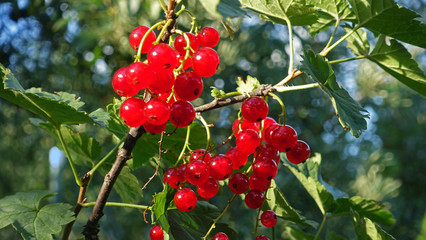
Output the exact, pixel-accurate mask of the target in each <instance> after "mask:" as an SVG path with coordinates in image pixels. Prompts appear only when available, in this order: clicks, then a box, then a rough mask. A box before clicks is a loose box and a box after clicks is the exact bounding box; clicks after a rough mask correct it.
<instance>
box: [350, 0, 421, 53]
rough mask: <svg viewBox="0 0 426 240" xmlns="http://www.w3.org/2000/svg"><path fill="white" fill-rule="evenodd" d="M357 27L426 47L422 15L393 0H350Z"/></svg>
mask: <svg viewBox="0 0 426 240" xmlns="http://www.w3.org/2000/svg"><path fill="white" fill-rule="evenodd" d="M349 3H350V4H351V6H352V11H354V13H355V15H356V17H357V22H358V24H357V27H365V28H367V29H369V30H371V31H373V32H378V33H381V34H384V35H387V36H390V37H393V38H396V39H398V40H401V41H403V42H406V43H410V44H413V45H416V46H419V47H422V48H426V38H425V36H426V25H425V24H423V23H421V22H420V21H417V20H415V19H416V18H419V17H420V15H418V14H417V13H415V12H413V11H411V10H409V9H406V8H404V7H401V6H398V5H397V4H396V3H395V2H394V1H393V0H349Z"/></svg>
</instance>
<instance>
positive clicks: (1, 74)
mask: <svg viewBox="0 0 426 240" xmlns="http://www.w3.org/2000/svg"><path fill="white" fill-rule="evenodd" d="M0 78H1V83H0V97H2V98H4V99H6V100H8V101H10V102H12V103H15V104H17V105H19V106H21V107H23V108H25V109H27V110H29V111H31V112H33V113H35V114H36V115H38V116H39V117H41V118H43V119H45V120H47V121H49V122H51V123H52V124H53V125H56V126H59V125H60V124H80V123H95V121H94V120H93V119H92V118H91V117H90V116H89V115H88V114H87V113H86V112H83V111H79V110H78V109H79V108H81V107H82V106H83V105H84V102H82V101H80V100H79V99H77V98H76V96H75V95H74V94H70V93H66V92H58V93H55V94H53V93H48V92H44V91H42V90H41V89H40V88H31V89H27V90H24V89H23V88H22V86H21V85H20V84H19V82H18V80H16V78H15V77H14V76H13V74H12V73H11V72H10V70H9V69H7V68H5V67H4V66H3V65H1V64H0Z"/></svg>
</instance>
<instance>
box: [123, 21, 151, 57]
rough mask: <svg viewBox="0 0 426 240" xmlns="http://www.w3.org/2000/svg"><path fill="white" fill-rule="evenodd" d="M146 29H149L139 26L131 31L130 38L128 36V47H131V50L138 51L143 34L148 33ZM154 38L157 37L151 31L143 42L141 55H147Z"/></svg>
mask: <svg viewBox="0 0 426 240" xmlns="http://www.w3.org/2000/svg"><path fill="white" fill-rule="evenodd" d="M148 29H149V28H148V27H145V26H139V27H136V28H135V29H133V31H132V33H130V36H129V42H130V46H132V48H133V49H134V50H135V51H138V49H139V45H140V43H141V41H142V38H143V36H144V35H145V33H146V32H147V31H148ZM156 38H157V37H156V36H155V33H154V32H153V31H151V32H150V33H149V34H148V36H147V37H146V39H145V42H144V43H143V46H142V51H141V53H147V52H148V51H149V49H150V48H151V47H152V46H153V45H152V43H153V42H154V41H155V40H156Z"/></svg>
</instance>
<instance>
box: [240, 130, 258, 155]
mask: <svg viewBox="0 0 426 240" xmlns="http://www.w3.org/2000/svg"><path fill="white" fill-rule="evenodd" d="M260 142H261V141H260V137H259V134H257V132H255V131H254V130H252V129H247V130H244V131H242V132H240V134H238V136H237V140H236V144H237V147H238V149H239V150H240V151H241V152H243V153H245V154H248V155H250V154H252V153H254V152H255V151H256V148H257V147H259V145H260Z"/></svg>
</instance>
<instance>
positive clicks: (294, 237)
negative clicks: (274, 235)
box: [283, 226, 315, 240]
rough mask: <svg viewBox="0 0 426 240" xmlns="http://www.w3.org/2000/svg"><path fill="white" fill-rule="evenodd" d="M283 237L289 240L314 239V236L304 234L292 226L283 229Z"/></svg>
mask: <svg viewBox="0 0 426 240" xmlns="http://www.w3.org/2000/svg"><path fill="white" fill-rule="evenodd" d="M283 235H284V236H285V239H289V240H313V239H315V236H314V235H312V234H309V233H305V232H304V231H302V230H300V229H298V228H296V227H293V226H286V227H285V229H284V233H283Z"/></svg>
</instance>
